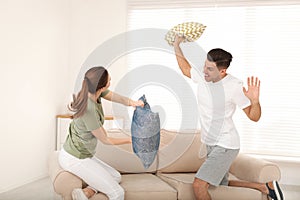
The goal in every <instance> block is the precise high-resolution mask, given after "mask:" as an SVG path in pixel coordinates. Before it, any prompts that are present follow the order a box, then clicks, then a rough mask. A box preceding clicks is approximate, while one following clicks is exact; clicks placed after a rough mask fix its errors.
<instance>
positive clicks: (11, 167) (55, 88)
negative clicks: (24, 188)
mask: <svg viewBox="0 0 300 200" xmlns="http://www.w3.org/2000/svg"><path fill="white" fill-rule="evenodd" d="M125 16H126V1H119V0H112V1H105V0H42V1H41V0H27V1H23V0H1V2H0V24H1V27H0V56H1V59H0V69H1V79H0V81H1V82H0V83H1V84H0V91H1V94H2V95H1V99H0V105H1V116H0V121H1V131H0V134H1V142H0V157H1V166H0V169H1V170H0V177H1V178H0V193H1V192H4V191H7V190H9V189H13V188H16V187H18V186H20V185H23V184H25V183H28V182H31V181H34V180H37V179H39V178H42V177H45V176H47V156H48V154H49V153H50V152H51V151H53V150H54V148H55V115H56V114H60V113H64V112H66V111H67V109H66V104H67V103H69V100H70V96H71V93H72V92H73V85H74V81H75V79H76V77H77V73H78V70H79V69H80V66H81V64H82V63H83V62H84V60H85V59H86V57H87V56H88V54H89V53H90V52H91V51H92V50H93V49H94V48H95V47H97V46H98V45H99V44H100V43H101V42H103V41H105V40H106V39H108V38H109V37H111V36H112V35H115V34H118V33H120V32H123V31H124V30H125V27H126V17H125Z"/></svg>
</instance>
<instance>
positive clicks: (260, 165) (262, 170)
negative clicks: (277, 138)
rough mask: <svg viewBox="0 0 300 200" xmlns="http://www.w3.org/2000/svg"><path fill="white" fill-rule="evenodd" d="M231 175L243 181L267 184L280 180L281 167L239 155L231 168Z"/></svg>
mask: <svg viewBox="0 0 300 200" xmlns="http://www.w3.org/2000/svg"><path fill="white" fill-rule="evenodd" d="M229 171H230V173H231V174H233V175H234V176H235V177H237V178H238V179H241V180H245V181H250V182H259V183H266V182H269V181H272V180H279V179H280V177H281V173H280V169H279V167H278V166H277V165H276V164H275V163H272V162H269V161H266V160H263V159H259V158H254V157H251V156H248V155H245V154H239V155H238V156H237V158H236V159H235V160H234V162H233V163H232V165H231V167H230V170H229Z"/></svg>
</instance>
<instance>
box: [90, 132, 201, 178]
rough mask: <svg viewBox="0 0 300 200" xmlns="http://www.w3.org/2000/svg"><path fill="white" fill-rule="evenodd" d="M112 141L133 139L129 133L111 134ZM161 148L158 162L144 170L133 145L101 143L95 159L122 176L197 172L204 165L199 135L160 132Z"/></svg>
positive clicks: (198, 133)
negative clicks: (147, 173)
mask: <svg viewBox="0 0 300 200" xmlns="http://www.w3.org/2000/svg"><path fill="white" fill-rule="evenodd" d="M108 135H109V136H112V137H130V132H129V131H124V130H119V129H115V130H109V131H108ZM160 135H161V137H160V147H159V151H158V153H157V156H156V159H155V161H154V162H153V163H152V165H151V166H150V167H149V168H148V169H145V168H144V167H143V164H142V162H141V161H140V159H139V158H138V157H137V156H136V155H135V154H134V153H133V150H132V146H131V144H125V145H118V146H116V145H105V144H102V143H101V142H99V143H98V146H97V152H96V156H97V157H98V158H100V159H101V160H102V161H104V162H106V163H107V164H109V165H110V166H112V167H114V168H115V169H117V170H118V171H120V172H121V173H144V172H149V173H155V172H157V171H159V172H166V173H167V172H170V173H171V172H196V171H197V170H198V169H199V167H200V165H201V164H202V163H203V162H204V159H205V156H206V153H205V152H206V149H205V148H204V146H202V144H201V141H200V131H195V130H191V131H181V132H177V131H168V130H164V129H161V131H160Z"/></svg>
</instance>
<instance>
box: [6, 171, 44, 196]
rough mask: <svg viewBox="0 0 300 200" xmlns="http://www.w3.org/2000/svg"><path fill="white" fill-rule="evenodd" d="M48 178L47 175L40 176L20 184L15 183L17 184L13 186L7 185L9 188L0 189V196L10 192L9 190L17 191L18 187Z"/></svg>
mask: <svg viewBox="0 0 300 200" xmlns="http://www.w3.org/2000/svg"><path fill="white" fill-rule="evenodd" d="M48 176H49V175H48V174H44V175H40V176H37V177H34V178H31V179H28V180H25V181H22V182H20V183H17V184H13V185H9V186H7V187H4V188H0V194H1V193H4V192H8V191H10V190H14V189H17V188H19V187H22V186H24V185H27V184H29V183H32V182H35V181H38V180H40V179H43V178H46V177H48Z"/></svg>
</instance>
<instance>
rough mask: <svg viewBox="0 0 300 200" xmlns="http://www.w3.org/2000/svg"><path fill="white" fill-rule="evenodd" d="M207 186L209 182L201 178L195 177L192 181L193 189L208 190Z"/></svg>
mask: <svg viewBox="0 0 300 200" xmlns="http://www.w3.org/2000/svg"><path fill="white" fill-rule="evenodd" d="M208 187H209V183H207V182H206V181H203V180H201V179H198V178H195V179H194V182H193V189H194V190H202V191H203V190H206V191H207V190H208Z"/></svg>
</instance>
